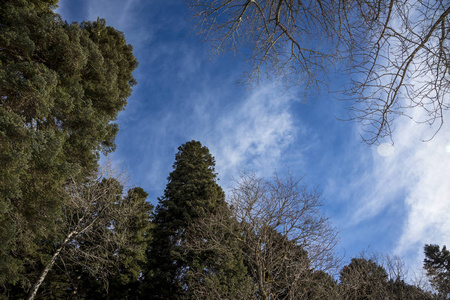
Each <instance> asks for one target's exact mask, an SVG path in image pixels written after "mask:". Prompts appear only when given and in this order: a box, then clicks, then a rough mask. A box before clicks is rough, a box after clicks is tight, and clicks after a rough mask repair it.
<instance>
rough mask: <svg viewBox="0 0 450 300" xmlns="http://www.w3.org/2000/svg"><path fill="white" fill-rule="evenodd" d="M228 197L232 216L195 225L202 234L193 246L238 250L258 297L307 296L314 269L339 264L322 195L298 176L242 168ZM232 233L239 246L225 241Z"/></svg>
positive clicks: (333, 233) (228, 251) (221, 216)
mask: <svg viewBox="0 0 450 300" xmlns="http://www.w3.org/2000/svg"><path fill="white" fill-rule="evenodd" d="M229 202H230V205H231V207H232V215H231V217H230V216H229V215H228V216H226V215H225V216H223V215H220V214H219V215H215V216H211V217H209V218H205V219H203V222H202V223H201V222H198V223H197V224H195V225H193V226H195V229H196V230H195V231H193V232H196V233H195V234H196V235H197V236H198V237H201V238H198V239H197V240H196V243H195V244H193V245H191V247H192V248H193V249H197V250H198V251H205V250H207V249H223V250H221V251H223V252H224V253H230V254H232V253H233V251H239V255H241V256H242V257H243V258H244V261H245V265H246V267H247V271H248V274H249V275H250V277H251V278H252V285H251V287H250V289H251V290H253V293H254V294H257V295H258V299H281V298H282V299H302V298H301V297H304V299H308V298H309V297H308V292H307V291H308V287H309V286H311V284H312V283H311V282H312V281H313V280H314V279H313V276H312V274H313V272H314V271H315V270H323V271H326V270H330V269H332V268H335V267H336V266H337V264H338V260H336V259H335V257H334V255H333V249H334V247H335V245H336V243H337V239H336V235H337V234H336V231H335V230H334V229H333V228H332V227H331V226H330V223H329V222H328V220H327V218H325V217H324V216H323V215H322V213H321V212H320V206H321V200H320V195H319V194H318V193H317V192H316V191H309V190H308V189H307V188H306V186H304V185H302V184H301V181H299V180H295V179H294V178H293V177H292V176H288V177H287V178H286V179H283V178H280V177H279V176H277V175H275V176H274V178H273V179H272V180H264V179H262V178H258V177H256V176H255V175H252V174H244V175H242V176H241V178H240V180H239V181H237V186H236V187H235V188H234V189H233V190H232V191H231V196H230V199H229ZM224 234H225V236H224ZM230 235H232V236H233V239H231V241H235V242H237V243H238V247H236V246H234V247H230V246H227V245H230V242H224V241H227V240H228V241H230Z"/></svg>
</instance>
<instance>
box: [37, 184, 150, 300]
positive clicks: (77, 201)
mask: <svg viewBox="0 0 450 300" xmlns="http://www.w3.org/2000/svg"><path fill="white" fill-rule="evenodd" d="M66 192H67V200H66V201H65V203H64V206H63V208H62V215H61V218H60V219H59V220H58V223H59V224H58V228H59V230H58V233H59V235H58V236H57V237H55V239H54V241H53V249H54V250H53V253H52V254H51V259H50V260H49V261H48V262H47V263H46V264H45V266H44V268H43V269H42V271H41V273H40V274H39V276H38V278H37V279H36V281H35V283H34V285H33V286H32V288H31V290H30V291H29V294H28V299H34V298H35V296H36V294H37V291H38V289H39V287H40V286H41V284H42V283H43V282H44V280H45V277H46V276H47V274H48V272H49V271H50V270H51V269H52V267H53V266H54V265H55V263H58V262H59V263H60V264H61V265H63V266H72V267H73V266H77V267H79V268H81V269H83V270H84V271H85V272H87V273H88V274H90V275H93V276H95V278H96V279H97V280H101V281H103V282H104V283H105V284H107V282H108V277H109V276H110V275H111V274H112V273H114V272H116V271H117V269H118V268H119V266H120V264H121V260H122V250H124V249H126V251H127V254H128V255H130V254H131V253H139V252H142V251H145V248H142V245H141V244H139V243H135V240H133V238H132V236H133V234H135V232H133V230H132V226H134V225H133V224H136V221H137V220H136V218H139V217H142V214H144V215H147V216H149V214H150V212H151V206H150V205H149V204H148V203H146V202H145V197H146V193H145V192H143V191H142V189H140V188H135V189H131V190H130V191H129V193H128V195H123V194H122V193H123V185H122V184H121V183H120V182H119V180H117V179H115V178H105V177H103V176H99V177H98V178H96V179H93V180H88V181H86V182H82V183H79V182H75V181H72V182H71V183H70V184H69V185H68V186H67V187H66ZM141 248H142V249H141ZM144 256H145V254H144V252H142V257H144Z"/></svg>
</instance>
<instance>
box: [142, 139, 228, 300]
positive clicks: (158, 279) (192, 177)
mask: <svg viewBox="0 0 450 300" xmlns="http://www.w3.org/2000/svg"><path fill="white" fill-rule="evenodd" d="M214 165H215V161H214V157H213V156H212V155H211V154H210V153H209V150H208V148H206V147H204V146H202V145H201V143H200V142H197V141H190V142H187V143H186V144H183V145H182V146H180V147H179V148H178V153H177V154H176V155H175V163H174V164H173V171H172V172H171V173H170V175H169V177H168V183H167V187H166V189H165V191H164V196H163V197H162V198H160V199H159V204H158V206H157V207H156V210H155V213H154V217H153V222H154V230H153V242H152V243H151V244H150V251H149V262H150V263H149V270H148V273H147V274H146V296H147V297H153V298H155V299H175V298H181V297H183V296H184V295H185V294H186V292H187V291H188V290H189V286H187V276H189V275H188V274H189V273H192V272H194V270H196V269H203V267H204V262H205V261H206V260H207V257H205V256H204V255H206V256H209V255H212V254H206V253H205V252H201V253H198V252H197V253H196V252H195V251H189V250H188V247H187V246H186V245H187V244H190V241H189V239H193V238H196V237H194V236H192V235H191V234H190V233H189V231H190V230H189V227H190V226H191V225H192V224H193V223H195V222H196V221H198V220H200V219H202V218H205V217H207V216H208V215H211V214H214V213H215V212H217V211H218V210H222V209H224V208H226V202H225V196H224V192H223V191H222V188H221V187H220V186H219V185H218V184H217V182H216V180H217V178H216V176H217V175H216V173H215V168H214ZM202 255H203V257H202Z"/></svg>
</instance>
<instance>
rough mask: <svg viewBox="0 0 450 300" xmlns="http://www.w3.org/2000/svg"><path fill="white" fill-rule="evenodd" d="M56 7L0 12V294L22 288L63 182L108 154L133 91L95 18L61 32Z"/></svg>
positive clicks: (113, 34) (118, 53) (122, 57)
mask: <svg viewBox="0 0 450 300" xmlns="http://www.w3.org/2000/svg"><path fill="white" fill-rule="evenodd" d="M56 3H57V1H54V0H49V1H38V0H20V1H15V0H11V1H2V2H1V4H0V27H1V32H0V86H1V89H0V141H1V147H0V192H1V193H0V209H1V214H0V229H1V230H0V240H1V245H0V257H1V258H0V261H1V263H0V286H3V285H5V284H16V283H18V282H22V284H25V285H27V283H26V282H28V279H27V278H26V276H25V277H24V276H22V275H23V273H22V272H23V271H24V269H23V268H24V267H26V265H27V264H28V263H31V264H33V263H34V262H32V261H33V260H34V259H32V260H31V261H28V260H24V259H22V258H23V257H35V255H36V251H38V246H37V245H36V241H37V240H39V239H45V238H48V237H49V236H51V235H52V234H54V233H55V230H56V228H55V222H54V221H55V220H56V219H57V218H58V217H59V215H60V214H61V208H62V205H63V203H64V201H65V199H66V195H65V190H64V187H65V184H66V183H67V181H68V180H69V179H75V180H81V179H83V178H86V176H91V175H93V174H94V173H95V172H96V170H97V162H98V159H99V155H100V153H101V152H103V153H105V154H106V153H109V152H111V151H113V150H114V149H115V144H114V139H115V136H116V134H117V131H118V126H117V124H115V123H113V121H114V120H115V119H116V117H117V114H118V112H119V111H121V110H123V109H124V107H125V105H126V100H127V98H128V97H129V96H130V93H131V87H132V86H133V85H134V84H135V83H136V81H135V80H134V78H133V76H132V74H131V73H132V71H133V70H134V69H135V68H136V66H137V62H136V59H135V58H134V56H133V54H132V47H131V46H130V45H128V44H127V43H126V41H125V38H124V35H123V34H122V33H121V32H118V31H117V30H115V29H114V28H112V27H109V26H106V22H105V21H104V20H102V19H98V20H97V21H94V22H83V23H81V24H78V23H72V24H68V23H67V22H65V21H63V20H62V19H61V18H60V16H59V15H57V14H55V13H54V12H53V11H52V9H53V8H54V5H55V4H56ZM21 273H22V275H21Z"/></svg>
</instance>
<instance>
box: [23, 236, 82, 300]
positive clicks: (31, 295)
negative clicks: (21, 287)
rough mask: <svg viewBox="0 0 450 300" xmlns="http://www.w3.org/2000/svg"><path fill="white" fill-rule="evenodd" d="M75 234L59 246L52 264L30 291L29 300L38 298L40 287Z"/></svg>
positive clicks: (46, 267) (43, 271)
mask: <svg viewBox="0 0 450 300" xmlns="http://www.w3.org/2000/svg"><path fill="white" fill-rule="evenodd" d="M74 234H75V232H71V233H70V234H69V235H68V236H67V238H66V239H65V240H64V242H63V243H62V244H61V246H59V248H58V249H56V252H55V253H54V254H53V256H52V259H51V260H50V262H49V263H48V264H47V265H46V266H45V268H44V270H42V272H41V274H40V275H39V277H38V279H37V280H36V282H35V283H34V285H33V287H32V288H31V290H30V293H29V294H28V298H27V300H33V299H34V298H35V297H36V294H37V291H38V289H39V287H40V286H41V284H42V282H44V279H45V277H46V276H47V273H48V271H50V269H51V268H52V267H53V265H54V264H55V261H56V259H57V258H58V256H59V254H60V253H61V250H62V249H63V248H64V247H65V246H66V245H67V243H68V242H69V240H70V238H71V237H72V236H73V235H74Z"/></svg>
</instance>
